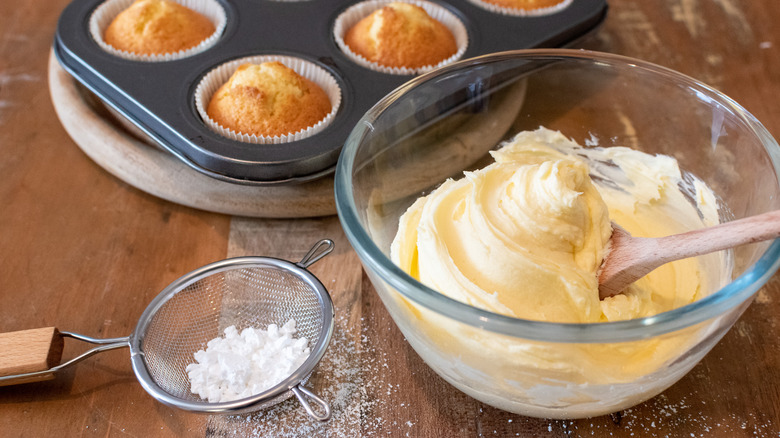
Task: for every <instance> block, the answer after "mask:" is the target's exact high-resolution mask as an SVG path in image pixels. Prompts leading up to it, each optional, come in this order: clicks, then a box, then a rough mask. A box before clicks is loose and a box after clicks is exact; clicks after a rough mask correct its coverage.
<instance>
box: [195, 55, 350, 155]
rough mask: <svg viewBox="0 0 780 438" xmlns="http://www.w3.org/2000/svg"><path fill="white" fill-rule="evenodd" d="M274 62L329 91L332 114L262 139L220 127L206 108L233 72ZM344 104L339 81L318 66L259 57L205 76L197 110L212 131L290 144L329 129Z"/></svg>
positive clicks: (197, 92)
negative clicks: (297, 128) (247, 65)
mask: <svg viewBox="0 0 780 438" xmlns="http://www.w3.org/2000/svg"><path fill="white" fill-rule="evenodd" d="M270 61H278V62H281V63H282V64H284V65H285V66H287V67H288V68H291V69H292V70H294V71H295V72H296V73H298V74H299V75H301V76H303V77H304V78H306V79H308V80H310V81H312V82H314V83H315V84H317V85H319V86H320V87H321V88H322V89H323V91H325V94H326V95H327V96H328V99H329V100H330V104H331V110H330V113H328V115H326V116H325V117H324V118H323V119H322V120H320V121H319V122H317V123H316V124H315V125H313V126H310V127H308V128H305V129H302V130H300V131H298V132H294V133H290V134H285V135H275V136H267V135H263V136H260V135H254V134H246V133H242V132H238V131H235V130H233V129H230V128H227V127H224V126H222V125H220V124H219V123H217V122H216V121H214V120H213V119H212V118H211V117H209V115H208V113H207V112H206V107H207V106H208V103H209V102H210V101H211V97H212V96H213V95H214V93H215V92H216V91H217V89H218V88H219V87H221V86H222V84H224V83H225V82H227V81H228V79H230V77H231V76H232V75H233V73H235V72H236V69H238V67H239V66H240V65H242V64H260V63H263V62H270ZM340 105H341V87H340V86H339V83H338V82H337V81H336V78H334V77H333V75H332V74H330V73H329V72H328V71H327V70H325V69H324V68H322V67H320V66H318V65H317V64H315V63H313V62H310V61H306V60H303V59H301V58H296V57H293V56H281V55H258V56H248V57H245V58H239V59H235V60H233V61H230V62H227V63H225V64H222V65H220V66H218V67H215V68H213V69H212V70H211V71H209V72H208V73H207V74H206V75H205V76H204V77H203V79H201V81H200V83H199V84H198V87H197V88H196V89H195V108H196V109H197V111H198V114H200V117H201V118H202V119H203V122H204V123H205V124H206V126H208V127H209V129H211V130H212V131H214V132H216V133H218V134H221V135H223V136H225V137H227V138H230V139H233V140H236V141H241V142H244V143H253V144H280V143H289V142H293V141H298V140H303V139H304V138H307V137H311V136H312V135H315V134H317V133H318V132H320V131H322V130H323V129H325V128H326V127H327V126H328V125H330V123H331V122H333V118H334V117H335V116H336V113H337V112H338V110H339V106H340Z"/></svg>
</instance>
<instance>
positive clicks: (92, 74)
mask: <svg viewBox="0 0 780 438" xmlns="http://www.w3.org/2000/svg"><path fill="white" fill-rule="evenodd" d="M102 1H103V0H76V1H73V2H72V3H70V4H69V5H68V6H67V7H66V8H65V10H64V11H63V12H62V15H61V16H60V19H59V22H58V25H57V31H56V34H55V40H54V53H55V55H56V56H57V59H58V60H59V62H60V64H61V65H62V66H63V67H64V68H65V70H67V71H68V72H69V73H70V74H71V75H72V76H74V77H75V78H76V79H77V80H79V81H80V82H81V83H82V84H84V85H85V86H86V87H87V88H88V89H89V90H91V91H92V92H93V93H95V94H96V95H97V96H98V97H99V98H100V99H101V100H103V101H104V102H105V103H106V104H107V105H108V106H109V107H111V108H113V109H114V110H116V111H117V112H119V113H120V114H121V115H122V116H124V117H125V118H127V119H128V120H129V121H130V122H132V123H133V124H134V125H136V126H138V127H139V128H140V129H141V130H142V131H143V132H144V133H145V134H146V135H148V136H149V137H150V138H151V139H152V140H154V141H155V142H156V143H158V144H159V145H160V146H161V147H163V148H164V149H165V150H167V151H169V152H170V153H172V154H173V155H175V156H176V157H178V158H179V159H180V160H182V161H183V162H184V163H186V164H187V165H189V166H190V167H192V168H194V169H195V170H197V171H199V172H202V173H204V174H206V175H209V176H211V177H214V178H218V179H221V180H225V181H230V182H234V183H239V184H252V185H272V184H285V183H295V182H305V181H309V180H312V179H315V178H319V177H322V176H324V175H327V174H328V173H331V172H332V171H333V168H334V166H335V163H336V161H337V160H338V156H339V153H340V150H341V147H342V144H343V142H344V140H346V138H347V136H348V134H349V133H350V131H351V130H352V128H354V126H355V124H356V123H357V122H358V120H359V119H360V117H362V116H363V114H364V113H365V112H366V111H367V110H368V109H369V108H371V107H372V106H373V105H374V104H375V103H376V102H377V101H378V100H380V99H381V98H382V97H384V96H385V95H386V94H388V93H389V92H390V91H392V90H394V89H396V88H398V87H399V86H401V85H403V84H404V83H405V82H406V81H408V80H409V79H411V78H412V77H413V75H396V74H387V73H381V72H376V71H373V70H370V69H368V68H366V67H363V66H360V65H358V64H356V63H355V62H353V61H352V60H350V59H349V58H348V57H347V56H346V55H345V54H344V53H343V52H342V51H341V50H340V49H339V47H338V46H337V44H336V42H335V39H334V37H333V32H332V27H333V23H334V21H335V20H336V17H337V16H338V15H339V14H340V13H341V12H342V11H344V10H345V9H346V8H348V7H350V6H352V5H354V4H355V3H357V1H355V0H308V1H271V0H218V1H219V3H220V4H221V5H222V6H223V7H224V8H225V13H226V16H227V24H226V26H225V30H224V32H223V33H222V36H221V37H220V38H219V40H218V41H217V42H216V43H215V44H214V45H213V46H211V47H210V48H208V49H207V50H205V51H203V52H200V53H197V54H195V55H192V56H189V57H185V58H181V59H176V60H171V61H160V62H142V61H133V60H127V59H122V58H120V57H117V56H116V55H113V54H111V53H108V52H106V51H105V50H103V49H101V48H100V47H99V46H98V45H97V43H96V42H95V41H94V39H93V38H92V36H91V35H90V32H89V29H88V28H89V25H88V23H89V19H90V15H91V13H92V11H93V10H94V9H95V8H96V7H97V6H99V5H100V4H101V3H102ZM433 3H436V4H438V5H440V6H443V7H446V8H447V9H449V10H450V11H452V12H453V13H454V14H456V15H457V16H458V17H459V18H460V19H461V20H462V21H463V24H464V25H465V27H466V29H467V31H468V35H469V45H468V48H467V49H466V51H465V53H464V55H463V57H462V58H461V59H465V58H470V57H474V56H478V55H482V54H487V53H493V52H500V51H505V50H514V49H523V48H533V47H559V46H565V45H569V44H571V43H572V42H574V41H576V40H577V39H578V38H580V37H582V36H584V35H586V34H587V33H589V32H590V31H592V30H594V29H595V28H597V27H598V25H599V24H600V23H601V22H602V21H603V19H604V17H605V15H606V12H607V4H606V0H576V1H573V2H572V3H571V4H570V5H569V6H567V7H566V8H565V9H563V10H561V11H558V12H555V13H552V14H549V15H540V16H524V17H523V16H508V15H502V14H498V13H495V12H491V11H489V10H486V9H484V8H482V7H479V6H477V5H475V4H474V3H472V2H471V1H470V0H448V1H447V2H441V1H433ZM252 55H286V56H294V57H298V58H301V59H304V60H308V61H310V62H313V63H315V64H317V65H319V66H320V67H322V68H324V69H326V70H327V71H328V72H329V73H331V74H332V75H333V77H334V78H336V80H337V82H338V83H339V85H340V87H341V92H342V100H341V106H340V108H339V111H338V113H337V114H336V116H335V117H334V119H333V122H332V123H331V124H330V125H329V126H328V127H327V128H325V129H324V130H322V131H321V132H319V133H317V134H315V135H313V136H310V137H308V138H305V139H302V140H298V141H293V142H289V143H282V144H264V145H257V144H249V143H243V142H240V141H236V140H231V139H228V138H226V137H223V136H222V135H220V134H218V133H216V132H213V131H212V130H210V129H209V128H208V127H207V126H206V125H205V124H204V122H203V121H202V119H201V118H200V116H199V115H198V112H197V111H196V108H195V99H194V91H195V88H196V87H197V85H198V83H199V82H200V80H201V78H203V76H204V75H205V74H206V73H208V72H209V71H210V70H211V69H213V68H214V67H216V66H219V65H221V64H223V63H225V62H228V61H230V60H233V59H237V58H242V57H247V56H252Z"/></svg>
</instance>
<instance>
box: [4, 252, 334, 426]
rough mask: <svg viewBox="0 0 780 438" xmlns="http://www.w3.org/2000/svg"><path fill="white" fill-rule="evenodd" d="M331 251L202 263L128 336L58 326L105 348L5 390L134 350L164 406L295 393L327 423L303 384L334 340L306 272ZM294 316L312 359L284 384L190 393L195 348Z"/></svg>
mask: <svg viewBox="0 0 780 438" xmlns="http://www.w3.org/2000/svg"><path fill="white" fill-rule="evenodd" d="M333 246H334V245H333V242H332V241H331V240H328V239H324V240H321V241H319V242H317V243H316V244H315V245H314V246H313V247H312V248H311V250H309V252H308V253H307V254H306V255H305V256H304V257H303V258H302V259H301V261H299V262H297V263H292V262H289V261H286V260H281V259H276V258H272V257H236V258H231V259H227V260H222V261H219V262H215V263H212V264H209V265H206V266H203V267H201V268H199V269H197V270H195V271H192V272H190V273H188V274H186V275H184V276H182V277H181V278H179V279H177V280H176V281H174V282H173V283H171V284H170V285H168V287H166V288H165V289H164V290H163V291H162V292H160V294H159V295H157V297H156V298H155V299H154V300H153V301H152V302H151V303H150V304H149V306H148V307H147V308H146V310H145V311H144V313H143V314H142V315H141V317H140V318H139V321H138V324H137V325H136V328H135V330H134V331H133V333H132V334H131V335H130V336H128V337H126V338H114V339H95V338H90V337H87V336H83V335H78V334H75V333H69V332H61V333H59V332H57V331H56V329H54V332H55V334H57V335H62V336H66V337H72V338H76V339H80V340H83V341H86V342H91V343H96V344H104V345H102V346H100V347H95V348H93V349H92V350H89V351H87V352H86V353H84V354H82V355H81V356H79V357H77V358H75V359H72V360H71V361H69V362H67V363H64V364H62V365H59V366H55V367H51V368H48V369H45V370H39V371H35V372H28V373H21V374H15V375H6V376H3V377H0V385H4V384H13V383H23V382H26V381H31V380H40V379H36V377H38V376H46V375H50V374H52V373H53V372H56V371H57V370H59V369H62V368H64V367H66V366H68V365H71V364H73V363H75V362H78V361H80V360H82V359H84V358H86V357H88V356H91V355H92V354H95V353H97V352H100V351H105V350H109V349H113V348H120V347H126V346H129V347H130V355H131V363H132V366H133V371H134V372H135V374H136V377H137V378H138V380H139V382H140V383H141V385H142V386H143V387H144V389H145V390H146V391H147V392H148V393H149V394H150V395H152V396H153V397H154V398H155V399H157V400H159V401H160V402H162V403H165V404H167V405H170V406H174V407H177V408H181V409H186V410H189V411H196V412H209V413H234V414H235V413H242V412H249V411H255V410H259V409H264V408H266V407H269V406H271V405H274V404H276V403H279V402H281V401H283V400H285V399H287V398H288V397H290V396H292V395H295V396H296V397H297V398H298V400H299V401H300V403H301V404H302V405H303V407H304V409H305V410H306V412H307V413H308V414H309V415H310V416H312V417H313V418H315V419H317V420H319V421H326V420H327V419H329V418H330V407H329V405H328V404H327V403H326V402H325V401H323V400H322V399H320V398H319V397H317V396H316V395H314V394H313V393H312V392H311V391H309V390H308V389H306V388H305V387H304V386H303V385H304V384H305V383H306V382H307V381H308V379H309V376H310V375H311V373H312V371H313V370H314V367H315V366H316V365H317V363H318V362H319V361H320V359H321V358H322V356H323V354H324V353H325V349H326V348H327V345H328V342H329V341H330V338H331V335H332V333H333V316H334V310H333V303H332V301H331V299H330V295H329V294H328V292H327V290H326V289H325V287H324V286H323V285H322V283H321V282H320V281H319V280H318V279H317V277H315V276H314V275H313V274H311V272H309V271H308V270H307V269H306V268H307V267H308V266H310V265H311V264H313V263H314V262H316V261H318V260H319V259H321V258H322V257H324V256H325V255H327V254H328V253H330V252H331V251H332V250H333ZM290 319H294V320H295V321H296V328H297V330H298V332H297V336H298V337H306V338H307V339H308V340H309V348H310V354H309V356H308V357H307V358H306V360H305V361H304V362H303V364H302V365H301V366H300V367H299V368H298V369H297V370H296V371H295V372H293V373H292V374H291V375H290V376H288V377H287V378H286V379H285V380H283V381H282V382H280V383H279V384H277V385H275V386H274V387H272V388H270V389H268V390H266V391H264V392H262V393H260V394H256V395H253V396H251V397H247V398H243V399H240V400H235V401H230V402H222V403H209V402H207V401H204V400H202V399H201V398H200V397H199V396H197V395H196V394H193V393H191V392H190V381H189V378H188V376H187V371H186V367H187V365H188V364H190V363H193V362H194V358H193V355H194V353H195V352H196V351H198V350H201V349H204V348H205V347H206V343H207V342H208V341H209V340H211V339H214V338H216V337H219V336H220V335H221V334H222V333H223V331H224V329H225V328H226V327H229V326H231V325H233V326H235V327H236V328H237V329H238V330H239V331H241V330H242V329H244V328H248V327H259V328H265V327H267V326H268V325H270V324H277V325H279V326H281V325H282V324H284V323H285V322H287V321H288V320H290ZM17 333H22V332H17ZM60 343H61V341H60ZM60 350H61V346H60ZM57 360H59V359H57ZM0 376H2V370H1V369H0ZM307 399H311V400H313V401H314V402H315V404H316V405H317V406H319V409H318V410H315V409H313V408H312V405H311V404H309V402H308V400H307Z"/></svg>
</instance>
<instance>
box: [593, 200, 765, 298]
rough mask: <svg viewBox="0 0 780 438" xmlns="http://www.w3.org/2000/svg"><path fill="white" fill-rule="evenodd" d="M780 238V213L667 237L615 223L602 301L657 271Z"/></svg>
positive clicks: (601, 275)
mask: <svg viewBox="0 0 780 438" xmlns="http://www.w3.org/2000/svg"><path fill="white" fill-rule="evenodd" d="M777 237H780V210H775V211H770V212H768V213H763V214H759V215H756V216H750V217H746V218H743V219H738V220H734V221H730V222H725V223H722V224H719V225H715V226H712V227H707V228H702V229H699V230H693V231H688V232H685V233H681V234H674V235H671V236H666V237H658V238H646V237H633V236H631V234H629V233H628V232H627V231H626V230H624V229H623V228H621V227H620V226H619V225H617V224H616V223H614V222H613V223H612V237H611V238H610V241H609V247H608V248H609V249H608V251H607V254H606V256H605V257H604V261H603V263H602V264H601V268H600V270H599V273H598V279H599V298H600V299H602V300H603V299H604V298H607V297H611V296H613V295H616V294H619V293H621V292H623V291H624V290H625V289H626V287H628V285H630V284H631V283H633V282H635V281H637V280H638V279H640V278H642V277H644V276H645V275H647V274H649V273H650V271H652V270H654V269H655V268H657V267H659V266H661V265H663V264H666V263H669V262H673V261H675V260H680V259H684V258H688V257H695V256H699V255H702V254H709V253H711V252H715V251H720V250H724V249H728V248H733V247H735V246H740V245H745V244H748V243H754V242H761V241H764V240H770V239H775V238H777Z"/></svg>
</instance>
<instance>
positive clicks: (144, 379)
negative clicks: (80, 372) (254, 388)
mask: <svg viewBox="0 0 780 438" xmlns="http://www.w3.org/2000/svg"><path fill="white" fill-rule="evenodd" d="M305 259H306V258H304V260H305ZM312 263H313V261H312ZM302 264H304V261H301V262H299V263H293V262H289V261H287V260H282V259H278V258H274V257H260V256H245V257H234V258H229V259H225V260H220V261H217V262H214V263H210V264H208V265H205V266H202V267H200V268H198V269H196V270H194V271H191V272H189V273H187V274H185V275H183V276H182V277H179V278H178V279H176V280H175V281H173V282H172V283H171V284H169V285H168V286H167V287H166V288H165V289H163V290H162V291H161V292H160V293H159V294H158V295H157V296H156V297H155V298H154V299H153V300H152V301H151V302H150V303H149V305H148V306H147V307H146V310H144V312H143V314H141V317H140V318H139V320H138V324H137V325H136V327H135V330H133V333H132V334H131V335H130V336H129V344H130V361H131V364H132V367H133V372H134V373H135V375H136V378H137V379H138V381H139V382H140V383H141V386H143V388H144V389H145V390H146V392H148V393H149V394H150V395H151V396H152V397H154V398H155V399H156V400H158V401H160V402H161V403H164V404H166V405H169V406H173V407H176V408H179V409H185V410H188V411H195V412H207V413H237V412H238V411H245V410H248V409H249V408H251V407H252V406H254V405H257V404H262V403H265V402H267V401H270V400H272V399H274V398H276V397H278V396H280V395H282V394H284V393H285V392H290V395H292V392H291V391H292V390H293V388H295V387H297V386H298V385H299V384H301V382H303V381H305V380H307V379H308V377H309V376H310V374H311V373H312V372H313V371H314V368H315V367H316V366H317V364H318V363H319V361H320V359H322V356H323V355H324V354H325V350H326V349H327V346H328V343H329V342H330V339H331V336H332V335H333V327H334V316H335V310H334V307H333V301H332V299H331V297H330V294H328V291H327V290H326V289H325V286H323V284H322V282H320V280H319V279H318V278H317V277H316V276H314V275H313V274H312V273H311V272H309V271H308V270H307V269H305V267H302ZM308 264H310V263H308ZM308 264H304V265H305V266H308ZM269 266H270V267H275V268H278V269H282V270H284V271H287V272H290V273H292V274H294V275H296V276H297V277H298V278H299V279H301V280H302V281H304V282H305V283H306V284H308V285H309V286H310V287H311V288H312V289H313V290H314V291H315V294H316V295H317V298H318V300H319V303H320V309H321V310H322V320H323V323H322V328H321V330H320V336H319V338H318V339H317V342H316V343H315V344H314V346H313V347H312V349H311V353H310V354H309V356H308V357H307V358H306V360H305V361H304V362H303V364H301V366H300V367H298V369H297V370H295V372H293V373H292V374H290V376H289V377H287V378H286V379H284V380H283V381H282V382H280V383H279V384H277V385H275V386H274V387H272V388H270V389H268V390H266V391H264V392H261V393H259V394H255V395H253V396H251V397H247V398H243V399H239V400H233V401H229V402H222V403H209V402H206V401H203V402H199V401H190V400H184V399H181V398H179V397H176V396H173V395H171V394H170V393H168V392H166V391H165V390H163V389H162V388H161V387H160V386H159V385H157V383H156V382H155V381H154V379H153V378H152V376H151V374H150V373H149V370H148V368H147V367H146V362H145V360H144V352H143V350H142V348H141V345H142V344H143V340H144V337H145V334H146V330H147V329H148V327H149V324H150V323H151V321H152V319H153V317H154V316H155V315H156V314H157V312H158V311H159V310H160V309H161V308H162V307H163V305H165V303H167V302H168V301H169V300H170V299H171V298H173V297H174V296H175V295H176V294H177V293H179V292H181V291H183V290H185V289H186V288H187V287H188V286H189V285H191V284H193V283H195V282H197V281H199V280H201V279H203V278H206V277H209V276H211V275H215V274H219V273H221V272H226V271H231V270H235V269H243V268H251V267H269Z"/></svg>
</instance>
